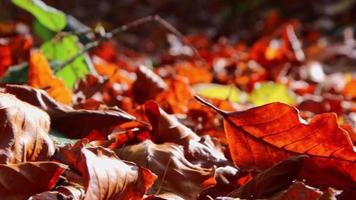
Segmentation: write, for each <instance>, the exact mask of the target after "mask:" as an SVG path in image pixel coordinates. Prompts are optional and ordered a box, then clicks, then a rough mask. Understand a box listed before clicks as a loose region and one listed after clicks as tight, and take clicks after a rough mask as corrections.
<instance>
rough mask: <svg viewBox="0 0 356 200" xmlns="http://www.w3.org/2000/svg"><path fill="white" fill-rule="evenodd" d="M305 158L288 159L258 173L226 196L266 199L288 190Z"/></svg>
mask: <svg viewBox="0 0 356 200" xmlns="http://www.w3.org/2000/svg"><path fill="white" fill-rule="evenodd" d="M307 158H308V157H307V156H298V157H293V158H288V159H286V160H284V161H282V162H280V163H278V164H277V165H275V166H273V167H271V168H269V169H267V170H265V171H263V172H261V173H259V174H258V175H256V176H255V177H254V178H253V179H252V180H250V181H249V182H247V183H246V184H244V185H243V186H241V187H240V188H238V189H237V190H235V191H233V192H231V193H230V194H229V195H228V196H230V197H239V198H253V199H258V198H268V197H271V196H272V195H273V194H275V193H277V192H279V191H281V190H284V189H286V188H288V187H289V186H290V185H291V184H292V182H293V181H294V180H295V179H297V178H298V176H299V172H300V170H301V169H302V167H303V165H304V160H305V159H307Z"/></svg>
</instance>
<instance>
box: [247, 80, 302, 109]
mask: <svg viewBox="0 0 356 200" xmlns="http://www.w3.org/2000/svg"><path fill="white" fill-rule="evenodd" d="M249 99H250V101H251V102H252V103H254V104H255V105H257V106H260V105H264V104H268V103H272V102H281V103H286V104H289V105H294V104H295V103H296V100H295V95H294V94H293V93H292V91H290V90H289V89H288V87H287V86H286V85H282V84H278V83H273V82H267V83H261V84H258V85H257V86H256V87H255V89H254V90H253V91H252V92H251V94H250V98H249Z"/></svg>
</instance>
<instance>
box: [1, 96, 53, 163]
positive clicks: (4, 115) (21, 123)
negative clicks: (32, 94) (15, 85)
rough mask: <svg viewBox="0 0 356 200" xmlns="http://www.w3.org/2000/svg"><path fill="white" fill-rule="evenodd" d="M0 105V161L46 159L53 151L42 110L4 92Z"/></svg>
mask: <svg viewBox="0 0 356 200" xmlns="http://www.w3.org/2000/svg"><path fill="white" fill-rule="evenodd" d="M0 107H1V110H0V124H1V126H0V132H1V136H0V149H1V151H0V163H4V164H10V163H19V162H26V161H39V160H47V159H48V158H50V157H51V156H52V155H53V154H54V151H55V149H54V144H53V142H52V140H51V139H50V137H49V135H48V132H49V126H50V121H49V117H48V115H47V114H46V113H45V112H43V111H42V110H40V109H38V108H36V107H34V106H32V105H30V104H28V103H25V102H23V101H20V100H19V99H17V98H16V97H15V96H13V95H10V94H5V93H0Z"/></svg>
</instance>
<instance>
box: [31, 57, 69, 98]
mask: <svg viewBox="0 0 356 200" xmlns="http://www.w3.org/2000/svg"><path fill="white" fill-rule="evenodd" d="M28 74H29V78H28V84H29V85H30V86H32V87H35V88H40V89H45V90H46V91H47V92H48V94H49V95H51V97H53V98H54V99H56V100H57V101H59V102H61V103H65V104H71V102H72V91H71V90H70V89H68V88H67V86H66V85H65V84H64V81H63V80H62V79H60V78H57V77H55V76H54V75H53V73H52V69H51V67H50V66H49V63H48V61H47V59H46V57H45V56H44V55H43V54H42V53H41V52H40V51H32V52H31V56H30V60H29V72H28Z"/></svg>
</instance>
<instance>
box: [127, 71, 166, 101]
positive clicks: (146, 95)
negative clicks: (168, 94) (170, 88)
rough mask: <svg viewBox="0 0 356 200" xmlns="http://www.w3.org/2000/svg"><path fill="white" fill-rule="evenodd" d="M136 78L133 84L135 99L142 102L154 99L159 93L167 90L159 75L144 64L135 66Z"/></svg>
mask: <svg viewBox="0 0 356 200" xmlns="http://www.w3.org/2000/svg"><path fill="white" fill-rule="evenodd" d="M136 74H137V80H136V81H135V83H134V84H133V92H134V97H135V100H136V101H137V102H139V103H143V102H145V101H147V100H150V99H154V98H155V97H156V96H157V95H158V94H159V93H161V92H163V91H165V90H167V85H166V83H165V82H164V81H163V79H162V78H161V77H159V76H158V75H157V74H155V73H154V72H153V71H152V70H150V69H149V68H148V67H146V66H144V65H140V66H139V67H138V68H137V72H136Z"/></svg>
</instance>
